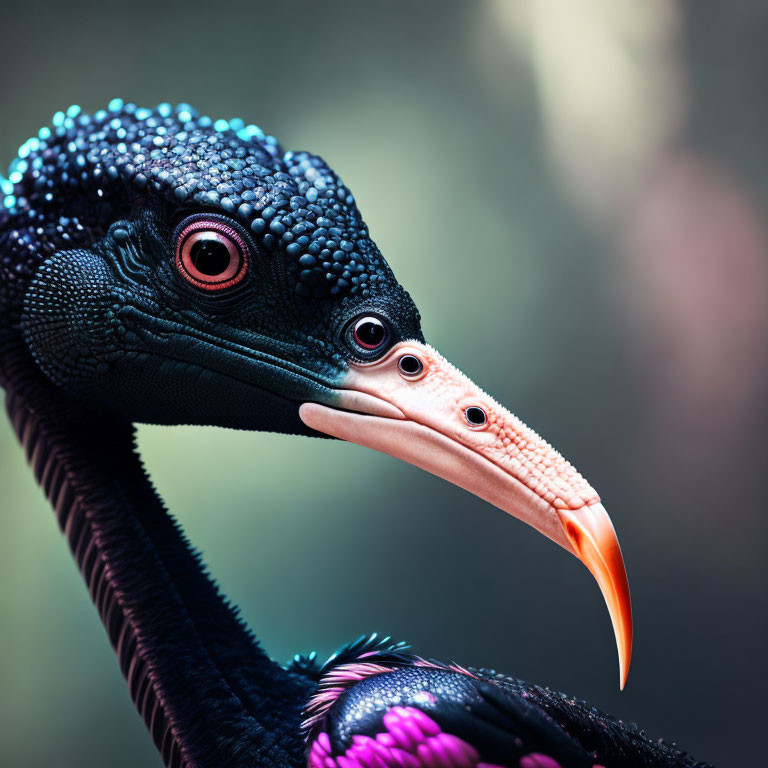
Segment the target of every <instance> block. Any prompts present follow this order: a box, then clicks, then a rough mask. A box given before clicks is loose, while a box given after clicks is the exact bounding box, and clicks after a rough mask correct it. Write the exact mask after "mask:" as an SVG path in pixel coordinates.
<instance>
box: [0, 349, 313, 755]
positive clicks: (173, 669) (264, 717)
mask: <svg viewBox="0 0 768 768" xmlns="http://www.w3.org/2000/svg"><path fill="white" fill-rule="evenodd" d="M0 347H2V349H0V377H2V378H1V380H0V383H2V384H3V386H4V387H5V390H6V407H7V410H8V413H9V416H10V418H11V421H12V423H13V427H14V430H15V432H16V434H17V436H18V438H19V440H20V441H21V443H22V445H23V447H24V449H25V452H26V455H27V458H28V460H29V462H30V464H31V466H32V468H33V470H34V472H35V476H36V478H37V480H38V481H39V482H40V483H41V485H42V486H43V489H44V491H45V493H46V495H47V496H48V498H49V500H50V501H51V503H52V504H53V506H54V509H55V511H56V516H57V519H58V522H59V525H60V527H61V529H62V531H63V532H64V534H65V536H66V538H67V541H68V543H69V545H70V548H71V550H72V553H73V556H74V558H75V561H76V563H77V565H78V568H79V569H80V571H81V573H82V575H83V578H84V580H85V582H86V585H87V587H88V589H89V592H90V594H91V598H92V599H93V601H94V603H95V605H96V607H97V609H98V611H99V615H100V617H101V619H102V622H103V623H104V625H105V628H106V630H107V633H108V635H109V639H110V641H111V643H112V645H113V647H114V648H115V651H116V653H117V657H118V662H119V664H120V668H121V670H122V672H123V674H124V676H125V677H126V680H127V682H128V686H129V690H130V694H131V697H132V699H133V701H134V703H135V704H136V707H137V709H138V711H139V713H140V714H141V716H142V718H143V719H144V722H145V723H146V724H147V727H148V728H149V729H150V732H151V735H152V738H153V739H154V742H155V744H156V745H157V747H158V749H159V750H160V752H161V755H162V758H163V761H164V763H165V764H166V765H167V766H181V765H186V766H197V765H228V766H233V768H234V767H235V766H246V765H247V766H258V765H270V766H278V765H281V766H282V765H284V766H289V765H290V766H298V765H302V764H303V763H304V756H303V743H302V740H301V737H300V728H299V724H300V711H301V707H302V705H303V703H304V701H305V700H306V698H307V696H308V695H309V693H310V691H311V689H312V687H313V685H314V683H313V682H312V681H310V680H308V679H307V678H305V677H302V676H301V675H299V674H296V673H293V672H287V671H286V670H284V669H283V668H282V667H280V666H279V665H277V664H275V663H274V662H273V661H271V660H270V659H269V658H268V657H267V655H266V654H265V653H264V651H263V650H262V649H261V648H260V647H259V645H258V643H257V641H256V640H255V638H254V637H253V635H252V634H251V633H250V631H249V630H248V629H247V628H246V627H245V625H244V624H243V622H242V621H241V620H240V619H239V617H238V612H237V609H236V608H234V607H233V606H231V605H230V604H229V603H228V602H227V601H226V600H225V599H224V598H223V596H222V595H221V594H220V592H219V591H218V589H217V587H216V586H215V584H214V583H213V581H212V580H211V579H210V577H209V576H208V575H207V573H206V572H205V569H204V567H203V566H202V564H201V561H200V556H199V555H198V554H197V553H196V552H195V551H194V550H193V549H192V548H191V547H190V545H189V543H188V542H187V541H186V539H185V537H184V535H183V533H182V532H181V530H180V528H179V527H178V525H177V524H176V523H175V521H174V520H173V519H172V518H171V517H170V516H169V515H168V513H167V511H166V510H165V508H164V506H163V504H162V502H161V500H160V499H159V497H158V496H157V494H156V493H155V491H154V489H153V488H152V486H151V484H150V482H149V480H148V478H147V475H146V473H145V471H144V468H143V467H142V465H141V462H140V459H139V457H138V455H137V454H136V451H135V447H134V432H133V427H132V426H131V425H130V424H128V423H123V422H119V421H114V420H110V419H105V418H103V417H101V418H96V417H93V416H89V415H87V414H85V413H83V412H82V411H81V410H78V409H77V408H75V407H73V406H72V404H70V403H69V402H68V401H67V400H66V399H65V398H63V397H61V396H60V395H59V394H58V393H57V392H56V391H55V390H54V389H53V388H52V387H51V386H50V385H49V384H48V383H47V382H46V381H45V380H44V379H43V378H42V376H41V375H40V374H39V373H37V372H36V370H35V369H34V368H33V367H32V366H31V365H30V363H31V361H30V360H29V358H28V357H27V356H26V352H25V351H24V350H22V349H21V348H20V346H19V345H17V344H15V343H14V342H13V340H11V339H7V338H6V340H5V342H4V343H3V342H2V340H0Z"/></svg>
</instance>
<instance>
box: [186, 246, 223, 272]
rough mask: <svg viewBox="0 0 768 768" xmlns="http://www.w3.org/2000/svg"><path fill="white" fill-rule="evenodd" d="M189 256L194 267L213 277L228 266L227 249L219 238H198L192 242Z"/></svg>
mask: <svg viewBox="0 0 768 768" xmlns="http://www.w3.org/2000/svg"><path fill="white" fill-rule="evenodd" d="M189 258H190V260H191V261H192V263H193V264H194V265H195V268H196V269H197V270H198V271H200V272H202V273H203V274H204V275H208V276H210V277H215V276H216V275H220V274H221V273H222V272H225V271H226V269H227V267H229V260H230V254H229V249H228V248H227V246H226V245H224V243H222V242H221V241H220V240H214V239H213V238H198V239H197V240H195V242H194V243H192V248H190V251H189Z"/></svg>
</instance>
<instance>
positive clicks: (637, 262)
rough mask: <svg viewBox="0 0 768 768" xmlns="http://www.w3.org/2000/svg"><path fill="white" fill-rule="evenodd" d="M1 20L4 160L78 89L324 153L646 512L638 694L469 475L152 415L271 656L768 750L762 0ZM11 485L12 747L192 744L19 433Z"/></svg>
mask: <svg viewBox="0 0 768 768" xmlns="http://www.w3.org/2000/svg"><path fill="white" fill-rule="evenodd" d="M3 28H4V34H3V44H2V46H0V113H2V116H3V119H2V128H1V129H0V158H2V166H3V168H5V167H7V164H8V162H10V160H11V158H12V157H13V156H14V154H15V152H16V148H17V147H18V146H19V145H20V144H21V143H22V142H23V141H24V140H26V139H27V138H28V136H30V135H32V134H33V133H36V132H37V129H38V128H39V127H40V126H42V125H44V124H47V123H49V121H50V119H51V116H52V114H53V112H54V111H55V110H57V109H61V108H66V107H67V106H68V105H70V104H72V103H77V104H80V105H82V107H83V108H84V109H85V110H86V111H93V110H96V109H98V108H101V107H104V106H105V105H106V104H107V102H108V101H109V100H110V99H111V98H113V97H115V96H120V97H121V98H124V99H126V100H132V101H135V102H137V103H138V104H140V105H143V106H152V105H155V104H157V103H159V102H161V101H172V102H179V101H187V102H190V103H192V104H193V105H194V106H195V107H196V108H197V109H199V110H200V111H201V112H203V113H207V114H209V115H211V116H212V117H214V118H218V117H225V118H230V117H233V116H240V117H242V118H243V119H245V120H246V121H247V122H251V121H252V122H256V123H257V124H258V125H260V126H261V127H262V128H264V129H265V130H266V131H267V132H269V133H273V134H274V135H276V136H277V137H278V138H279V139H280V140H281V142H282V143H283V145H284V146H285V147H286V148H291V149H309V150H312V151H314V152H317V153H319V154H321V155H322V156H324V157H325V159H326V160H327V161H328V162H329V163H330V164H331V166H332V167H333V168H335V170H336V171H337V172H338V173H339V174H340V175H341V177H342V178H343V179H344V181H345V182H346V184H347V185H348V186H349V187H350V188H351V189H352V190H353V191H354V194H355V197H356V199H357V202H358V204H359V206H360V208H361V210H362V212H363V215H364V216H365V218H366V220H367V222H368V224H369V226H370V229H371V232H372V234H373V237H374V239H375V240H376V241H377V243H378V245H379V246H380V248H381V250H382V251H383V253H384V255H385V256H386V258H387V259H388V260H389V263H390V264H391V266H392V267H393V269H394V271H395V273H396V275H397V276H398V278H399V279H400V281H401V282H402V283H404V285H405V286H406V287H407V288H408V289H409V290H410V291H411V293H412V295H413V297H414V299H415V301H416V303H417V305H418V306H419V308H420V309H421V311H422V315H423V320H424V331H425V334H426V336H427V338H428V339H429V340H430V341H431V342H432V343H433V344H434V345H435V346H437V347H438V348H439V349H440V350H441V351H442V352H443V353H444V354H445V355H446V356H447V357H448V358H449V359H450V360H452V361H453V362H454V363H456V364H457V365H458V366H459V367H461V368H462V369H463V370H464V371H466V372H467V373H468V374H469V375H470V376H471V377H472V378H474V379H475V380H476V381H477V382H478V384H480V385H481V386H483V387H485V388H486V389H488V391H489V392H490V393H491V394H492V395H494V396H496V397H497V398H498V399H499V400H500V401H501V402H502V403H504V404H505V405H507V406H508V407H509V408H511V409H512V410H513V411H514V412H515V413H517V414H518V415H519V416H520V417H521V418H523V419H524V420H525V421H526V422H527V423H529V424H530V425H531V426H532V427H534V428H535V429H537V431H539V432H540V433H541V434H543V435H544V436H545V437H547V438H548V439H549V440H550V441H551V442H553V443H554V445H555V446H557V447H558V448H559V449H560V450H561V451H562V452H563V453H564V455H565V456H566V457H568V458H569V459H571V460H572V461H573V462H574V464H576V466H577V467H578V468H579V469H580V470H582V472H583V473H584V474H585V475H586V477H587V478H588V479H589V480H590V481H591V482H592V483H593V485H594V486H595V487H596V488H597V489H598V490H599V492H600V494H601V496H602V498H603V501H604V502H605V505H606V507H607V509H608V510H609V512H610V513H611V515H612V517H613V520H614V522H615V525H616V527H617V530H618V532H619V535H620V539H621V542H622V546H623V549H624V554H625V559H626V564H627V568H628V572H629V577H630V584H631V587H632V596H633V602H634V615H635V626H636V636H635V654H634V659H633V664H632V671H631V673H630V676H629V683H628V686H627V689H626V690H625V691H624V692H623V693H619V691H618V687H617V662H616V650H615V646H614V640H613V635H612V632H611V627H610V622H609V619H608V615H607V611H606V609H605V606H604V605H603V602H602V599H601V597H600V594H599V591H598V589H597V587H596V585H595V584H594V582H593V580H592V578H591V577H590V575H589V574H588V573H587V571H586V569H584V568H583V566H581V565H580V564H579V563H578V562H577V560H576V559H575V558H573V557H571V556H570V555H568V554H567V553H566V552H564V551H563V550H560V549H558V548H557V547H555V546H554V545H553V544H551V542H549V541H547V540H546V539H544V538H543V537H542V536H540V535H539V534H537V533H535V532H534V531H532V530H531V529H528V528H526V527H525V526H523V525H522V524H520V523H518V522H517V521H514V520H512V519H511V518H509V517H507V516H506V515H504V514H503V513H502V512H500V511H498V510H496V509H494V508H491V507H489V506H488V505H486V504H484V503H483V502H481V501H479V500H478V499H475V498H473V497H471V496H470V495H469V494H467V493H465V492H464V491H461V490H459V489H457V488H455V487H452V486H449V485H447V484H446V483H444V482H443V481H441V480H438V479H436V478H434V477H431V476H429V475H427V474H425V473H423V472H421V471H419V470H417V469H414V468H412V467H410V466H407V465H405V464H403V463H399V462H397V461H395V460H393V459H390V458H389V457H387V456H384V455H379V454H375V453H373V452H369V451H366V450H364V449H362V448H359V447H357V446H353V445H347V444H341V443H333V442H330V441H320V440H316V441H313V440H307V439H300V438H292V437H285V436H275V435H268V434H247V433H235V432H227V431H223V430H214V429H197V428H195V429H192V428H158V427H141V429H140V446H141V449H142V452H143V454H144V457H145V459H146V461H147V464H148V466H149V469H150V471H151V473H152V475H153V477H154V480H155V482H156V483H157V485H158V487H159V489H160V491H161V492H162V494H163V495H164V497H165V499H166V501H167V502H168V504H169V506H170V508H171V510H173V511H174V513H175V514H176V515H177V516H178V517H179V518H180V520H181V521H182V523H183V525H184V528H185V529H186V531H187V533H188V534H189V536H190V537H191V539H192V541H193V542H194V543H195V544H197V545H198V546H199V547H200V548H201V549H202V551H203V552H204V555H205V558H206V560H207V562H208V563H209V565H210V567H211V570H212V572H213V574H215V576H216V577H217V578H218V579H219V580H220V583H221V585H222V587H223V589H224V591H225V592H226V593H227V594H228V595H229V596H231V597H232V598H233V599H234V600H235V601H236V602H237V603H239V604H240V605H241V606H242V608H243V611H244V614H245V616H246V618H247V619H248V621H249V622H250V623H251V625H252V626H253V627H254V628H255V630H256V631H257V633H258V634H259V635H260V637H261V639H262V641H263V643H264V645H265V647H266V648H267V650H268V651H269V652H270V653H271V654H272V655H273V656H275V657H277V658H279V659H288V658H289V657H290V656H291V655H292V654H293V653H294V652H297V651H302V652H308V651H311V650H313V649H315V650H317V651H318V652H319V653H320V654H321V655H325V654H328V653H330V652H331V651H332V650H333V649H334V648H335V647H336V646H338V645H339V644H341V643H344V642H346V641H349V640H351V639H353V638H354V637H356V636H357V635H358V634H360V633H362V632H369V631H374V630H376V631H379V632H381V633H386V634H391V635H393V636H394V637H396V638H402V639H406V640H408V641H410V642H411V643H412V645H413V647H414V648H415V649H416V650H417V651H418V652H420V653H422V654H425V655H428V656H435V657H438V658H442V659H453V660H456V661H457V662H459V663H462V664H475V665H486V666H491V667H495V668H497V669H499V670H503V671H505V672H507V673H509V674H513V675H516V676H519V677H522V678H525V679H528V680H531V681H535V682H537V683H540V684H545V685H549V686H552V687H554V688H557V689H561V690H565V691H568V692H569V693H571V694H574V695H577V696H580V697H584V698H587V699H588V700H589V701H590V702H592V703H593V704H594V705H596V706H598V707H600V708H602V709H605V710H607V711H609V712H612V713H614V714H616V715H618V716H620V717H622V718H624V719H626V720H630V721H635V722H637V723H638V724H640V725H641V726H642V727H643V728H645V729H646V730H647V731H648V733H649V734H650V735H652V736H653V737H663V738H665V739H667V740H671V741H675V742H677V743H678V744H679V745H680V746H682V747H683V748H685V749H687V750H689V751H691V752H692V753H693V754H694V755H695V756H696V757H698V758H699V759H701V760H706V761H711V762H713V763H716V764H718V765H721V766H725V765H746V764H758V763H759V762H760V761H761V758H763V757H764V754H765V752H764V749H765V747H764V722H765V718H766V715H768V712H767V711H766V704H765V697H764V689H765V686H766V683H767V682H768V681H767V680H766V654H765V643H766V623H767V616H766V614H767V612H766V599H765V595H766V582H767V580H768V579H767V576H768V574H767V572H768V552H767V549H768V547H767V541H768V536H766V533H768V531H766V528H767V526H766V518H767V517H768V508H767V505H766V491H768V487H767V486H768V484H767V483H766V482H765V475H766V469H768V462H767V459H768V455H767V454H768V450H767V449H768V440H767V439H766V426H767V421H768V420H767V419H766V415H767V413H766V403H767V402H768V399H767V397H766V396H767V395H768V392H767V391H766V390H767V389H768V387H767V386H766V385H767V384H768V245H767V243H766V227H765V221H766V203H768V149H767V148H766V145H767V143H768V96H767V95H766V90H765V84H766V79H767V78H766V76H767V75H768V48H767V47H766V44H765V41H766V39H768V7H766V6H765V4H764V3H761V2H759V1H758V0H754V2H749V1H748V0H739V2H732V3H727V4H726V3H716V2H708V1H706V0H699V2H693V1H692V0H691V1H690V2H673V1H672V0H665V1H662V0H645V2H642V3H638V2H633V0H623V1H621V2H620V1H619V0H578V2H571V3H562V2H558V1H557V0H487V1H486V2H474V1H473V2H470V1H469V0H466V1H465V2H448V1H447V0H440V1H439V2H438V1H433V2H419V3H414V2H406V1H402V0H399V1H397V2H395V1H393V0H389V1H388V2H386V3H383V2H382V3H353V2H345V3H343V2H330V1H329V2H323V3H317V2H293V1H291V2H282V3H277V2H255V1H254V0H249V2H243V3H225V2H219V3H215V4H211V3H207V2H203V0H187V2H184V3H183V4H178V5H174V4H172V3H157V2H155V3H143V2H138V1H134V2H131V3H122V4H120V6H119V10H118V6H115V7H114V8H112V7H110V6H109V5H108V4H103V5H94V4H92V3H87V4H86V3H81V2H67V3H61V4H53V3H51V4H50V5H49V6H47V7H43V6H41V4H39V3H34V4H33V3H23V4H22V3H16V4H13V6H11V5H7V6H6V7H5V8H4V10H3ZM340 468H343V469H341V470H340ZM0 488H1V489H2V496H1V499H0V508H1V520H0V765H2V766H3V767H5V766H9V767H10V766H14V767H16V766H24V767H29V768H33V767H36V766H49V765H51V764H55V765H57V766H58V768H66V766H96V765H110V766H113V767H114V768H119V767H121V766H136V765H142V766H143V765H147V766H152V765H160V762H159V759H158V758H157V757H156V756H155V753H154V749H153V748H152V746H151V743H150V739H149V737H148V736H147V735H146V734H145V732H144V728H143V726H142V724H141V722H140V720H139V717H138V716H137V715H136V714H135V712H134V711H133V707H132V705H131V703H130V701H129V697H128V695H127V693H126V691H125V686H124V683H123V681H122V679H121V676H120V673H119V671H118V667H117V663H116V662H115V660H114V658H113V654H112V651H111V649H110V648H109V645H108V642H107V640H106V636H105V633H104V631H103V630H102V628H101V626H100V623H99V621H98V618H97V615H96V611H95V610H94V609H93V608H92V606H91V604H90V601H89V599H88V597H87V594H86V590H85V588H84V586H83V584H82V583H81V580H80V576H79V575H78V573H77V570H76V568H75V567H74V565H73V563H72V561H71V559H70V555H69V551H68V549H67V546H66V544H65V542H64V541H63V539H62V537H61V535H60V533H59V531H58V529H57V527H56V525H55V521H54V517H53V514H52V513H51V511H50V510H49V507H48V504H47V503H46V502H45V500H44V499H43V496H42V494H41V492H40V491H39V490H38V489H37V487H36V486H35V484H34V482H33V479H32V474H31V472H30V471H28V469H27V468H26V466H25V463H24V460H23V457H22V454H21V451H20V449H19V448H18V446H17V444H16V442H15V440H14V438H13V436H12V434H11V430H10V428H9V426H8V425H7V424H6V423H5V420H4V419H0Z"/></svg>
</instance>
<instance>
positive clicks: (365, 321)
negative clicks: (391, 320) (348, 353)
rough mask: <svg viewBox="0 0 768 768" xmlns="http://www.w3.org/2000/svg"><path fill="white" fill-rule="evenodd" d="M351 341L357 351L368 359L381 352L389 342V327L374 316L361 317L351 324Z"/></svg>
mask: <svg viewBox="0 0 768 768" xmlns="http://www.w3.org/2000/svg"><path fill="white" fill-rule="evenodd" d="M350 336H351V339H352V342H353V344H354V346H355V348H356V349H357V350H358V352H362V353H363V355H364V356H366V357H368V356H370V355H371V353H374V352H380V351H381V350H383V349H384V348H385V347H386V345H387V342H388V341H389V337H390V331H389V326H387V324H386V323H385V322H384V321H383V320H381V319H380V318H378V317H376V316H375V315H363V316H362V317H359V318H358V319H357V320H355V321H354V322H353V323H352V324H351V334H350Z"/></svg>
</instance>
